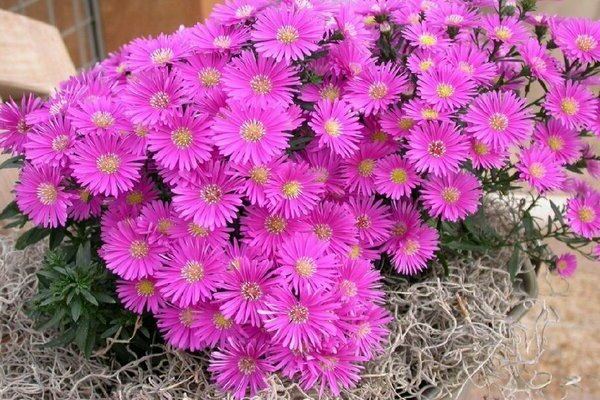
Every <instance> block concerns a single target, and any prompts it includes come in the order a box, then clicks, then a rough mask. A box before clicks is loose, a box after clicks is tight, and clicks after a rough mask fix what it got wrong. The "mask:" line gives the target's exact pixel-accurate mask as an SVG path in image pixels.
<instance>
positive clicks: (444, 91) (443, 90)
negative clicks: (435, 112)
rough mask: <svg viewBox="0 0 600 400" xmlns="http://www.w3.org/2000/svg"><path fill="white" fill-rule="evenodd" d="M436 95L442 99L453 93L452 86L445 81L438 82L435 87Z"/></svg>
mask: <svg viewBox="0 0 600 400" xmlns="http://www.w3.org/2000/svg"><path fill="white" fill-rule="evenodd" d="M435 92H436V93H437V95H438V96H439V97H440V98H442V99H447V98H448V97H450V96H452V95H453V94H454V86H452V85H449V84H447V83H440V84H439V85H437V88H436V89H435Z"/></svg>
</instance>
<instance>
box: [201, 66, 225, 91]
mask: <svg viewBox="0 0 600 400" xmlns="http://www.w3.org/2000/svg"><path fill="white" fill-rule="evenodd" d="M198 79H199V80H200V83H201V84H202V86H204V87H206V88H209V89H212V88H214V87H215V86H217V85H218V84H219V83H221V72H219V70H218V69H216V68H213V67H207V68H203V69H202V70H200V71H199V72H198Z"/></svg>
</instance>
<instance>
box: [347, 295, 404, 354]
mask: <svg viewBox="0 0 600 400" xmlns="http://www.w3.org/2000/svg"><path fill="white" fill-rule="evenodd" d="M392 320H393V318H392V316H391V315H390V313H389V311H387V310H386V309H385V308H383V307H381V306H376V305H370V306H369V308H368V309H367V310H366V311H365V312H364V313H363V314H361V315H359V316H356V317H353V318H351V319H350V323H348V324H347V325H346V327H347V329H348V330H349V331H350V338H351V339H352V341H353V343H354V345H355V346H356V350H357V353H358V355H359V356H362V357H365V358H367V359H369V360H372V359H373V358H375V357H376V356H377V355H379V354H381V353H383V352H384V351H385V348H384V347H383V346H384V344H386V343H387V342H388V336H389V334H390V331H389V329H387V328H386V325H387V324H389V323H390V322H391V321H392Z"/></svg>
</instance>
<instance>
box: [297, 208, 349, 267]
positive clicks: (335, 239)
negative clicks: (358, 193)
mask: <svg viewBox="0 0 600 400" xmlns="http://www.w3.org/2000/svg"><path fill="white" fill-rule="evenodd" d="M304 222H306V224H308V226H309V228H308V229H309V231H310V232H312V234H313V235H314V236H315V237H316V238H317V239H319V240H320V241H321V242H324V243H326V244H327V245H328V251H329V252H332V253H335V254H337V255H339V256H343V255H345V254H348V251H349V250H350V245H351V244H352V243H354V242H355V240H356V238H357V237H358V236H357V235H358V233H357V231H356V226H355V225H354V218H353V217H352V214H351V212H350V210H349V206H348V205H346V204H337V203H334V202H331V201H323V202H322V203H321V204H319V205H318V206H317V207H316V208H315V209H314V210H313V211H312V213H310V215H309V216H308V217H306V218H305V219H304Z"/></svg>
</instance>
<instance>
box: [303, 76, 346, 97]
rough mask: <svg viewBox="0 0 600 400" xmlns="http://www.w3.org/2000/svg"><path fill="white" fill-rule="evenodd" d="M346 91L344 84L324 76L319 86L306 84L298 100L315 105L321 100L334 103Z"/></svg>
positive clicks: (337, 79)
mask: <svg viewBox="0 0 600 400" xmlns="http://www.w3.org/2000/svg"><path fill="white" fill-rule="evenodd" d="M345 90H346V82H344V81H343V80H342V79H341V78H338V77H336V76H325V77H324V78H323V82H321V83H319V84H314V83H311V84H308V85H306V86H304V87H303V88H302V91H301V92H300V98H301V99H302V100H303V101H306V102H310V103H317V102H319V101H321V100H323V101H330V102H334V101H336V100H340V99H341V98H342V97H343V95H344V93H345Z"/></svg>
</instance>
